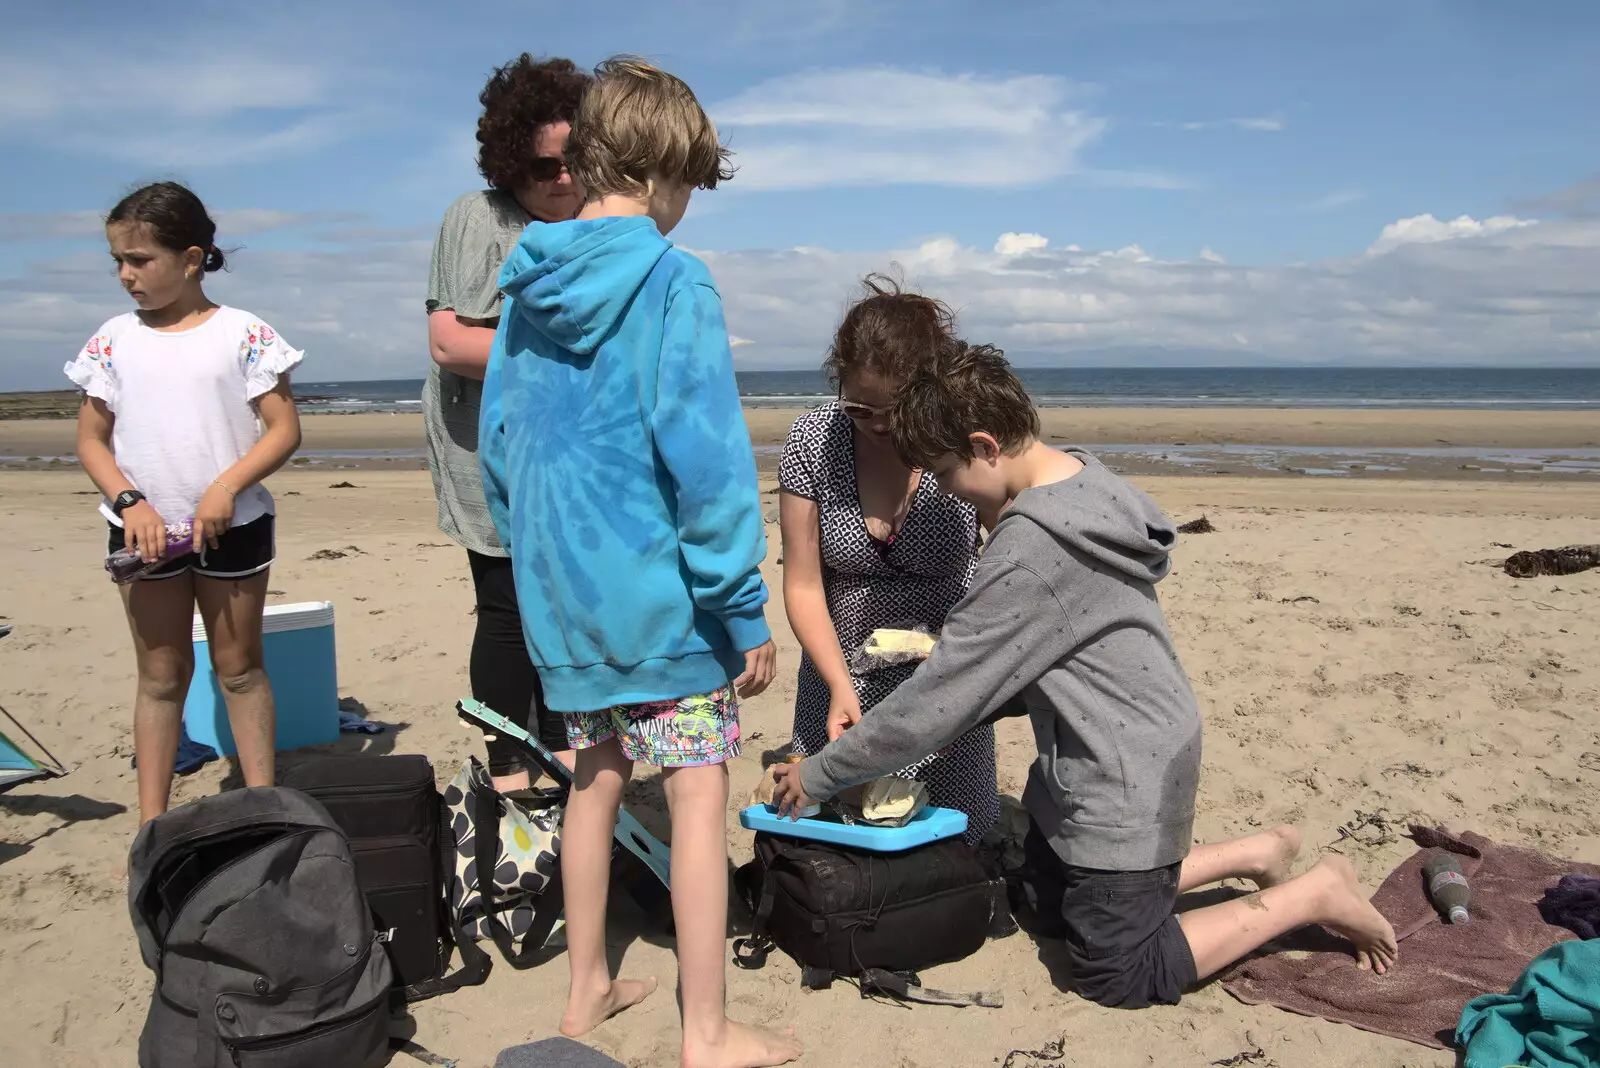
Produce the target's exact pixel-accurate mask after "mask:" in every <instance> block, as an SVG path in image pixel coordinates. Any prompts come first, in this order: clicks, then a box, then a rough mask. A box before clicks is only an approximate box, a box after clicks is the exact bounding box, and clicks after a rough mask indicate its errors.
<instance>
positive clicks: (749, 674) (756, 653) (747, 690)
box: [733, 641, 778, 698]
mask: <svg viewBox="0 0 1600 1068" xmlns="http://www.w3.org/2000/svg"><path fill="white" fill-rule="evenodd" d="M777 674H778V647H777V646H776V645H775V644H773V643H772V642H771V641H768V642H766V643H765V644H764V645H758V646H756V647H755V648H754V649H751V650H750V651H749V652H747V653H745V654H744V674H743V675H740V676H739V677H738V678H736V679H734V680H733V691H734V693H737V694H738V695H739V696H740V697H741V698H749V697H756V696H758V695H759V694H760V693H761V691H763V690H765V689H766V688H767V687H768V686H771V685H772V679H773V677H774V676H776V675H777Z"/></svg>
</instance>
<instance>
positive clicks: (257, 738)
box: [194, 571, 278, 786]
mask: <svg viewBox="0 0 1600 1068" xmlns="http://www.w3.org/2000/svg"><path fill="white" fill-rule="evenodd" d="M194 598H195V601H196V603H198V605H199V606H200V618H201V619H202V620H204V621H205V625H206V640H207V641H208V642H209V643H210V645H211V667H212V669H213V670H214V671H216V673H217V684H218V685H219V686H220V687H221V688H222V700H223V703H225V704H226V705H227V706H228V725H229V726H230V727H232V728H233V742H234V744H235V745H236V746H238V747H239V771H240V774H242V775H243V776H244V784H245V785H246V786H271V785H273V783H274V782H275V781H276V779H275V778H274V774H275V771H276V764H275V762H276V759H277V748H278V747H277V729H276V728H277V716H276V713H275V710H274V708H273V704H272V684H271V683H270V682H268V681H267V669H266V664H265V661H264V657H263V653H262V648H261V613H262V610H263V609H264V608H265V607H266V604H267V572H265V571H262V572H261V573H259V574H255V575H251V576H249V577H248V578H242V579H214V578H206V577H204V576H202V575H196V576H195V579H194Z"/></svg>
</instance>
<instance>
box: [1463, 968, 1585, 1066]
mask: <svg viewBox="0 0 1600 1068" xmlns="http://www.w3.org/2000/svg"><path fill="white" fill-rule="evenodd" d="M1456 1043H1457V1044H1458V1045H1459V1046H1461V1047H1462V1048H1463V1049H1464V1050H1465V1051H1466V1062H1465V1068H1503V1066H1505V1065H1508V1064H1518V1065H1528V1066H1530V1068H1587V1066H1591V1065H1596V1064H1600V941H1571V942H1561V943H1558V944H1557V945H1554V946H1551V947H1550V948H1549V949H1547V950H1545V951H1544V952H1543V953H1541V954H1539V956H1538V957H1536V958H1535V959H1534V962H1533V963H1532V964H1530V965H1528V970H1527V971H1525V972H1523V973H1522V977H1521V978H1520V979H1518V980H1517V981H1516V984H1515V985H1514V986H1512V988H1511V991H1510V992H1509V993H1506V994H1486V995H1484V996H1483V997H1481V998H1477V999H1476V1000H1474V1001H1473V1002H1472V1003H1471V1004H1469V1005H1468V1006H1467V1008H1466V1011H1465V1012H1463V1013H1462V1014H1461V1026H1460V1027H1458V1028H1457V1029H1456Z"/></svg>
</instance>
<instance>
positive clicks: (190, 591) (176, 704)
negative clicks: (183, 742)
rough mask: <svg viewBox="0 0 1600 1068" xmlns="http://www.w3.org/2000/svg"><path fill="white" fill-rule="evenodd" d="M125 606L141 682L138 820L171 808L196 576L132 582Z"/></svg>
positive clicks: (189, 669)
mask: <svg viewBox="0 0 1600 1068" xmlns="http://www.w3.org/2000/svg"><path fill="white" fill-rule="evenodd" d="M121 589H122V603H123V606H124V607H125V608H126V609H127V612H128V626H129V629H130V630H131V631H132V632H133V655H134V659H135V661H136V662H137V664H138V671H139V684H138V689H137V690H136V691H135V692H134V699H133V751H134V755H135V756H136V757H137V758H138V761H139V822H140V823H141V824H142V823H148V822H149V821H150V820H153V819H155V818H156V817H157V816H159V815H161V814H162V813H163V812H165V811H166V810H167V801H168V798H169V796H170V794H171V793H172V765H173V762H174V761H175V760H176V759H177V756H178V735H179V733H180V731H181V730H182V724H183V701H184V698H185V697H186V696H188V693H189V680H190V678H192V677H193V676H194V638H193V625H194V577H193V575H192V574H191V573H190V572H187V571H186V572H184V573H183V574H181V575H178V576H176V577H174V578H167V579H148V580H140V581H137V582H131V583H129V584H128V585H126V586H123V587H122V588H121Z"/></svg>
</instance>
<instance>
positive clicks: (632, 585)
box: [479, 57, 800, 1068]
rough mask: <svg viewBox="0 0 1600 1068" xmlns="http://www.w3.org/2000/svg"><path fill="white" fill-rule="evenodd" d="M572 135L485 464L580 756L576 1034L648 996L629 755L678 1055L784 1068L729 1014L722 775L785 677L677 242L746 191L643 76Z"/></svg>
mask: <svg viewBox="0 0 1600 1068" xmlns="http://www.w3.org/2000/svg"><path fill="white" fill-rule="evenodd" d="M596 77H597V80H596V82H595V83H594V85H593V87H591V88H590V89H589V91H588V93H587V95H586V96H585V98H584V102H583V104H582V105H581V106H580V108H579V110H578V117H577V119H576V120H575V121H574V122H573V124H572V133H571V135H570V136H569V138H568V140H567V147H566V166H567V167H568V168H569V169H570V170H571V172H572V174H573V176H574V177H575V178H577V179H578V180H579V181H580V182H581V183H582V185H583V186H584V187H585V188H586V189H587V191H588V201H587V203H586V204H585V206H584V208H583V210H582V211H580V212H579V214H578V217H577V218H576V219H575V220H573V221H571V222H560V223H546V224H543V225H541V226H535V227H530V228H529V229H528V230H527V231H526V232H525V233H524V234H523V236H522V239H521V241H520V242H519V243H518V246H517V248H516V250H515V251H513V252H512V254H511V256H510V258H509V259H507V260H506V263H505V266H504V268H503V269H502V270H501V273H500V287H501V289H502V290H504V292H505V294H506V297H507V305H506V311H505V313H504V314H503V316H502V317H501V320H500V327H499V331H498V333H497V335H496V338H495V343H494V348H493V351H492V353H491V355H490V359H489V367H488V372H487V375H486V377H485V379H484V385H483V402H482V417H481V424H480V431H481V433H480V445H479V449H480V456H481V463H482V467H483V484H484V490H485V495H486V497H487V498H488V502H489V510H490V514H491V515H492V516H493V518H494V522H495V527H496V529H497V531H498V533H499V535H500V540H501V543H502V544H503V545H505V546H507V547H508V548H509V549H510V552H511V559H512V564H513V567H514V569H515V574H516V589H517V599H518V601H519V603H520V607H521V609H522V625H523V631H524V635H525V637H526V638H527V642H528V649H529V652H530V653H531V655H532V657H533V662H534V664H535V666H536V667H537V668H538V671H539V677H540V679H541V681H542V682H543V684H544V693H545V700H546V702H547V703H548V704H549V707H550V708H551V709H553V710H556V711H559V712H561V713H563V714H564V717H565V721H566V726H567V736H568V739H569V740H570V741H571V743H572V747H573V748H574V749H575V750H577V751H578V754H577V769H576V772H575V776H576V783H575V787H574V789H573V792H572V797H571V800H570V802H569V804H568V806H567V812H566V817H565V824H564V828H563V835H562V843H561V867H562V877H563V881H564V884H565V891H566V922H567V957H568V960H569V963H570V966H571V969H572V986H571V989H570V991H569V993H568V997H567V1004H566V1009H565V1011H564V1013H563V1015H562V1019H561V1030H562V1032H563V1033H564V1034H566V1035H569V1036H577V1035H581V1034H584V1033H585V1032H587V1031H589V1030H591V1029H593V1028H594V1027H595V1026H597V1025H598V1024H599V1023H600V1022H601V1021H603V1020H605V1019H606V1018H607V1017H609V1016H611V1015H613V1014H615V1013H617V1012H620V1011H622V1010H623V1009H626V1008H628V1007H629V1006H630V1005H633V1004H635V1003H637V1002H639V1001H640V1000H642V999H644V998H645V997H647V996H648V995H649V994H650V992H651V991H652V990H654V989H655V980H654V979H653V978H651V979H646V980H643V981H638V980H616V981H613V980H612V978H611V974H610V970H609V966H608V964H607V961H606V953H605V949H606V946H605V912H606V891H607V889H608V885H607V884H608V879H609V869H610V857H611V831H612V827H613V826H614V824H615V822H616V816H617V806H618V805H619V804H620V802H621V800H622V791H623V787H624V786H625V785H626V784H627V781H628V779H629V777H630V776H631V775H632V773H633V765H634V762H635V761H640V760H642V761H644V762H645V763H648V764H653V765H655V766H657V767H660V768H662V769H663V773H662V779H663V783H664V786H665V790H666V795H667V804H668V807H669V808H670V810H671V814H672V825H673V834H672V873H671V875H672V909H673V918H674V920H675V922H676V926H677V941H678V962H679V973H680V974H679V986H680V991H681V997H682V1014H683V1044H682V1050H681V1055H682V1063H683V1064H684V1065H687V1066H701V1065H714V1066H719V1068H744V1066H750V1068H758V1066H762V1065H776V1064H784V1063H787V1062H788V1061H791V1060H793V1059H794V1058H796V1057H798V1056H799V1055H800V1045H799V1043H798V1042H796V1041H795V1040H794V1039H793V1037H791V1036H788V1035H779V1034H774V1033H771V1032H768V1031H764V1030H761V1029H759V1028H754V1027H748V1026H745V1025H742V1024H736V1023H733V1022H732V1021H730V1020H729V1019H728V1018H727V1016H726V1013H725V1011H724V1002H725V999H724V989H725V983H724V979H725V977H724V960H725V953H724V948H725V932H726V924H727V912H728V898H727V892H728V882H727V839H726V828H725V818H726V811H727V804H728V776H727V769H726V761H728V760H730V759H732V758H733V757H735V756H737V755H738V754H739V710H738V700H739V698H741V697H753V696H755V695H756V694H758V693H760V692H761V691H762V690H764V689H766V687H767V685H768V684H769V683H771V681H772V678H773V675H774V674H775V672H776V666H777V665H776V650H775V647H774V645H773V643H772V636H771V634H770V633H769V631H768V630H767V624H766V619H765V615H764V611H763V609H764V606H765V605H766V602H767V589H766V585H765V584H764V583H763V581H762V578H761V571H760V566H761V562H762V560H764V559H765V557H766V534H765V528H764V523H763V520H762V516H761V508H760V499H759V497H758V490H757V487H756V469H755V457H754V455H753V453H752V450H751V447H750V438H749V433H748V431H747V430H746V428H745V423H744V416H743V413H742V411H741V409H740V405H739V391H738V386H737V384H736V382H735V380H734V374H733V357H732V354H731V352H730V351H729V346H728V331H727V327H726V326H725V324H724V322H723V317H722V303H721V300H720V298H719V297H718V295H717V290H716V288H715V286H714V285H713V284H712V281H711V276H710V274H709V273H708V272H707V271H706V268H705V265H704V264H702V263H701V262H700V261H699V260H697V259H695V258H694V257H693V256H691V255H689V254H688V253H685V252H683V251H681V250H679V249H677V248H674V247H673V245H672V243H671V242H669V241H668V240H667V239H666V237H665V235H666V234H667V233H668V232H670V231H671V230H672V228H673V227H674V226H676V225H677V224H678V222H679V220H681V219H682V218H683V214H684V211H685V210H686V209H687V207H688V205H689V197H690V194H691V193H692V192H693V191H694V190H695V189H696V188H700V189H713V188H715V187H716V185H717V183H718V182H719V181H726V180H727V179H728V178H730V177H731V176H732V172H731V170H730V169H729V168H728V166H727V151H726V150H725V149H724V148H722V146H721V145H720V144H719V143H718V141H717V133H716V130H715V128H714V127H713V126H712V125H711V121H710V120H709V119H708V118H707V117H706V115H705V113H704V112H703V111H702V110H701V109H700V105H699V103H698V102H697V101H696V100H695V97H694V94H693V93H692V92H691V91H690V90H689V87H688V86H686V85H685V84H684V83H683V82H682V81H680V80H679V79H677V78H675V77H673V76H672V75H670V74H667V73H665V72H663V71H660V70H657V69H656V68H655V67H653V66H651V65H650V64H648V63H646V62H644V61H643V60H638V59H633V58H629V57H617V58H614V59H611V60H607V61H606V62H604V63H602V64H601V65H600V66H599V67H598V68H597V69H596Z"/></svg>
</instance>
